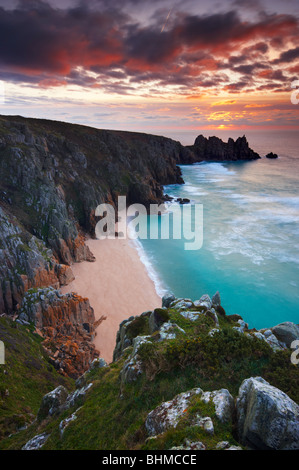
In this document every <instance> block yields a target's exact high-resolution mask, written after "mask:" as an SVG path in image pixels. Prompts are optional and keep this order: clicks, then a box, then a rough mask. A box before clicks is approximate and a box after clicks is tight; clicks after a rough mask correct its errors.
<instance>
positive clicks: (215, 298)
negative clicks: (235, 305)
mask: <svg viewBox="0 0 299 470" xmlns="http://www.w3.org/2000/svg"><path fill="white" fill-rule="evenodd" d="M212 305H213V307H220V305H221V299H220V294H219V292H218V290H217V292H216V293H215V294H214V295H213V297H212Z"/></svg>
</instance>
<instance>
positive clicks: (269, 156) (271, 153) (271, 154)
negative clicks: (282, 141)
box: [266, 152, 278, 158]
mask: <svg viewBox="0 0 299 470" xmlns="http://www.w3.org/2000/svg"><path fill="white" fill-rule="evenodd" d="M266 158H278V155H277V153H273V152H270V153H267V155H266Z"/></svg>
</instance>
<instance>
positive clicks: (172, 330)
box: [158, 322, 185, 341]
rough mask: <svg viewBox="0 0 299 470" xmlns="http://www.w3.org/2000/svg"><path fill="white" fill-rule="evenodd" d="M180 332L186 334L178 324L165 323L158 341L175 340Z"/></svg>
mask: <svg viewBox="0 0 299 470" xmlns="http://www.w3.org/2000/svg"><path fill="white" fill-rule="evenodd" d="M179 332H180V333H183V334H185V331H184V330H183V329H182V328H180V327H179V326H178V325H177V324H176V323H171V322H167V323H163V325H162V326H161V328H160V330H159V339H158V341H164V340H166V339H175V338H176V337H177V334H178V333H179Z"/></svg>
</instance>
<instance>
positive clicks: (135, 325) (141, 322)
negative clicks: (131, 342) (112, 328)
mask: <svg viewBox="0 0 299 470" xmlns="http://www.w3.org/2000/svg"><path fill="white" fill-rule="evenodd" d="M148 334H149V328H148V316H146V315H141V316H139V317H136V318H134V320H132V321H131V323H130V324H129V325H128V327H127V329H126V335H127V337H128V338H129V339H133V338H136V336H143V335H144V336H145V335H148Z"/></svg>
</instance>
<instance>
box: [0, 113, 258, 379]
mask: <svg viewBox="0 0 299 470" xmlns="http://www.w3.org/2000/svg"><path fill="white" fill-rule="evenodd" d="M202 158H219V159H233V160H234V159H245V158H246V159H251V158H256V154H255V153H254V152H253V151H252V150H250V149H249V147H248V144H247V141H246V139H245V138H240V139H238V140H237V141H236V142H233V141H232V139H230V140H229V142H228V144H225V143H223V142H222V141H221V140H220V139H217V138H210V139H209V140H207V139H205V138H204V137H202V136H199V137H198V138H197V139H196V141H195V144H194V146H192V147H189V148H187V147H184V146H182V145H181V144H180V143H179V142H176V141H173V140H172V139H168V138H165V137H160V136H153V135H148V134H141V133H130V132H121V131H107V130H98V129H93V128H89V127H85V126H79V125H71V124H67V123H62V122H56V121H46V120H35V119H26V118H22V117H20V116H0V315H1V314H4V313H5V314H8V315H16V314H17V313H20V312H22V313H23V318H25V316H26V315H25V314H27V317H28V318H30V320H31V321H35V322H36V325H38V322H37V321H36V316H34V315H33V316H32V315H31V312H30V311H27V312H26V311H25V310H26V309H28V303H26V293H27V292H28V291H29V290H32V289H44V288H48V287H52V288H54V289H59V287H60V286H62V285H66V284H68V283H69V282H70V281H71V280H72V279H73V274H72V271H71V268H70V264H71V263H72V262H80V261H83V260H87V261H90V262H92V261H93V260H94V257H93V255H92V253H91V252H90V250H89V249H88V247H87V246H86V244H85V238H86V236H87V235H88V236H94V228H95V225H96V223H97V218H96V217H95V209H96V207H97V206H98V205H99V204H101V203H104V202H109V203H111V204H116V202H117V197H118V195H126V196H127V202H128V204H130V203H142V204H145V205H146V206H148V205H149V204H150V203H160V202H162V201H163V200H164V198H165V196H164V194H163V185H166V184H171V183H183V180H182V176H181V171H180V168H179V166H178V164H179V163H194V162H195V161H200V160H201V159H202ZM38 299H40V297H38ZM56 300H57V299H56ZM56 300H55V302H56ZM51 302H52V300H51V301H50V304H49V306H48V307H47V309H46V310H45V309H44V306H43V304H42V303H40V304H39V307H38V308H39V309H41V311H42V314H43V315H45V316H46V314H47V312H48V311H49V309H52V310H53V309H54V311H55V312H56V314H55V315H54V316H53V315H52V325H51V326H53V327H54V328H55V325H54V323H55V322H54V320H53V318H55V319H56V320H57V322H58V318H59V317H60V316H61V314H62V313H61V312H64V314H66V315H68V313H67V312H68V305H69V301H66V304H65V308H64V309H63V310H61V312H60V313H59V312H58V311H57V309H56V304H55V305H54V306H53V308H52V306H51ZM59 305H60V306H61V302H60V303H59ZM82 312H83V313H82ZM82 312H81V313H82V314H81V317H80V320H79V321H80V322H81V323H82V324H83V323H85V324H89V325H90V331H91V330H92V322H93V321H94V320H92V319H91V318H90V315H89V310H88V308H87V309H83V310H82ZM56 320H55V321H56ZM67 321H68V320H67ZM71 323H74V322H71ZM77 325H79V323H78V322H77ZM57 326H58V323H57ZM43 328H46V326H45V325H44V326H43ZM73 333H74V331H73V330H68V331H66V332H65V335H66V336H67V337H71V336H72V334H73ZM85 334H86V332H85ZM48 336H49V335H48V334H46V337H48ZM53 338H54V339H55V341H56V342H57V348H58V349H60V339H58V338H59V335H57V334H55V335H54V337H53ZM53 338H52V339H53ZM60 338H61V336H60ZM80 344H81V341H80ZM85 346H86V345H85ZM79 349H80V350H81V351H85V353H84V354H85V358H84V359H82V360H81V361H79V363H80V366H78V367H79V369H78V371H77V373H81V366H82V365H83V364H85V365H84V367H87V365H88V361H89V360H90V359H91V358H92V357H93V354H94V353H93V352H91V350H90V351H89V352H88V348H86V347H84V348H83V349H82V348H80V347H79ZM90 354H91V355H90ZM65 355H66V352H65ZM69 360H70V363H69V364H68V366H66V363H67V362H66V361H65V357H64V359H63V361H60V362H59V361H57V365H59V369H61V370H64V371H66V370H68V371H69V372H70V371H71V372H70V373H71V375H74V374H75V372H74V370H73V368H72V366H71V365H70V364H73V363H74V361H73V356H72V354H71V353H69ZM61 364H63V367H62V366H61Z"/></svg>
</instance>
